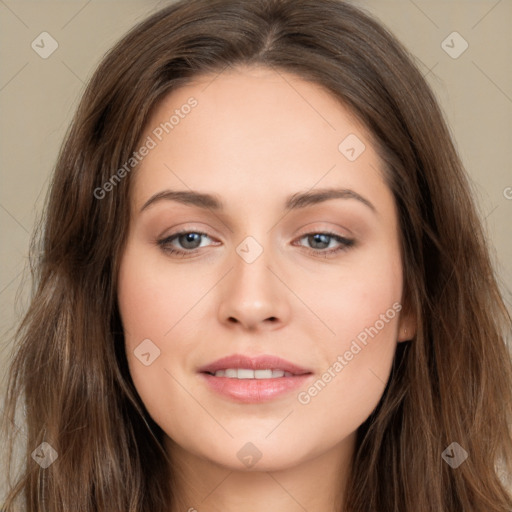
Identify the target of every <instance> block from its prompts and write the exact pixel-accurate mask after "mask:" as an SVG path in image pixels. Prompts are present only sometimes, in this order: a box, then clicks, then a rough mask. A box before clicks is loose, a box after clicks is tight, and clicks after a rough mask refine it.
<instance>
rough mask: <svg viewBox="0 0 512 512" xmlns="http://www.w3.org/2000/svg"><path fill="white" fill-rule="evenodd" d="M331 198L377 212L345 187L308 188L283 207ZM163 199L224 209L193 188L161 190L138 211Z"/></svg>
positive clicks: (214, 198) (215, 198)
mask: <svg viewBox="0 0 512 512" xmlns="http://www.w3.org/2000/svg"><path fill="white" fill-rule="evenodd" d="M331 199H355V200H356V201H359V202H360V203H362V204H364V205H366V206H367V207H368V208H369V209H370V210H372V211H373V212H374V213H377V209H376V208H375V206H374V205H373V204H372V203H371V202H370V201H369V200H368V199H366V198H364V197H363V196H361V195H360V194H358V193H357V192H354V191H353V190H350V189H345V188H323V189H315V190H308V191H306V192H297V193H296V194H293V195H291V196H289V197H288V198H287V199H286V201H285V209H287V210H298V209H301V208H306V207H307V206H312V205H315V204H319V203H323V202H325V201H329V200H331ZM163 200H166V201H176V202H178V203H182V204H186V205H192V206H197V207H198V208H204V209H208V210H213V211H223V210H224V209H225V208H224V204H223V203H222V201H221V199H220V198H219V197H218V196H217V195H214V194H206V193H201V192H196V191H193V190H163V191H162V192H158V193H156V194H154V195H153V196H151V197H150V198H149V199H148V200H147V201H146V202H145V203H144V205H143V206H142V208H141V209H140V212H143V211H144V210H146V209H147V208H149V207H150V206H151V205H153V204H155V203H157V202H159V201H163Z"/></svg>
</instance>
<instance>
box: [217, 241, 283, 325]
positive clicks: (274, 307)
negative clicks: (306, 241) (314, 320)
mask: <svg viewBox="0 0 512 512" xmlns="http://www.w3.org/2000/svg"><path fill="white" fill-rule="evenodd" d="M258 238H259V239H260V240H261V239H262V238H264V240H262V241H261V242H260V241H259V240H257V239H256V237H255V236H247V237H246V238H244V239H243V240H242V242H240V244H239V245H238V246H237V247H236V249H235V252H236V254H235V255H234V258H233V268H232V271H231V272H230V276H229V278H228V280H227V282H226V283H225V286H224V287H223V291H222V294H221V298H220V301H221V304H220V308H219V314H220V320H221V321H230V322H234V321H236V322H239V323H241V324H243V325H244V326H246V327H255V326H256V325H257V324H259V323H260V322H264V321H272V322H274V323H275V322H284V321H286V320H287V317H288V301H287V297H286V290H285V288H284V287H283V285H282V283H280V281H279V279H277V278H276V276H275V275H274V274H273V272H272V271H271V270H270V269H271V268H272V269H274V267H278V264H277V262H276V261H275V255H276V254H277V252H278V251H275V250H273V249H272V248H271V247H270V245H269V244H270V238H271V237H269V236H266V235H260V236H259V237H258ZM269 267H270V268H269Z"/></svg>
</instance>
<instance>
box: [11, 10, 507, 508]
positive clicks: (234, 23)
mask: <svg viewBox="0 0 512 512" xmlns="http://www.w3.org/2000/svg"><path fill="white" fill-rule="evenodd" d="M242 64H243V65H253V64H254V65H262V66H267V67H271V68H273V69H274V70H276V71H278V72H279V71H286V72H290V73H294V74H295V75H297V76H299V77H302V78H303V79H305V80H309V81H312V82H314V83H317V84H320V85H322V86H323V87H325V89H326V90H328V91H330V92H331V93H332V94H333V95H334V96H336V97H337V98H339V100H340V101H342V102H343V104H344V105H346V106H347V107H348V108H349V109H350V110H351V111H352V112H353V113H354V114H355V115H356V116H357V117H358V118H359V119H360V120H361V121H362V122H363V123H364V125H365V126H366V127H367V128H368V129H369V131H370V133H371V134H372V136H373V142H374V144H375V147H376V148H377V149H378V152H379V155H380V156H381V159H382V161H383V164H384V172H385V177H386V180H387V183H388V185H389V187H390V189H391V190H392V192H393V195H394V198H395V201H396V205H397V209H398V213H399V221H400V230H401V241H402V253H403V262H404V263H403V273H404V283H405V284H404V307H405V308H406V309H407V310H408V311H412V312H414V313H415V314H416V318H417V322H418V330H417V333H416V336H415V337H414V339H412V340H411V341H410V342H407V343H400V344H398V348H397V352H396V355H395V361H394V365H393V370H392V373H391V376H390V379H389V382H388V384H387V387H386V390H385V392H384V394H383V396H382V399H381V401H380V403H379V405H378V406H377V408H376V409H375V411H373V413H372V415H371V416H370V417H369V418H368V419H367V421H366V422H365V423H364V424H363V425H361V427H360V428H359V430H358V438H357V444H356V450H355V455H354V459H353V467H352V472H351V474H350V476H349V481H348V485H347V488H346V495H345V497H344V504H343V510H344V512H371V511H378V512H392V511H394V512H399V511H400V512H405V511H407V512H413V511H414V512H427V511H428V512H440V511H443V512H460V511H469V510H471V511H473V512H509V511H510V510H511V509H512V498H511V496H510V494H509V493H508V492H507V489H506V485H505V477H506V476H507V475H510V474H511V473H512V471H511V470H512V442H511V441H512V439H511V431H510V424H511V421H510V420H511V412H512V411H511V404H512V364H511V358H510V353H509V352H508V349H507V346H506V343H505V338H506V335H507V334H508V333H509V332H510V330H511V318H510V315H509V313H508V312H507V309H506V307H505V305H504V303H503V300H502V298H501V296H500V293H499V290H498V287H497V284H496V278H495V274H494V271H493V269H492V265H491V261H490V258H489V255H488V249H487V245H486V240H485V236H484V234H483V231H482V227H481V223H480V221H479V219H478V216H477V213H476V211H475V207H474V204H473V201H472V198H471V194H470V188H469V186H468V182H467V178H466V175H465V172H464V170H463V168H462V165H461V162H460V159H459V157H458V155H457V153H456V150H455V149H454V145H453V143H452V140H451V138H450V133H449V131H448V129H447V126H446V124H445V122H444V120H443V117H442V114H441V112H440V109H439V107H438V105H437V103H436V100H435V99H434V96H433V94H432V92H431V91H430V89H429V87H428V85H427V84H426V82H425V80H424V78H423V77H422V75H421V73H420V72H419V71H418V69H417V68H416V67H415V65H414V63H413V59H412V58H411V57H410V56H409V55H408V53H407V52H406V51H405V50H404V48H403V47H402V46H401V45H400V44H399V43H398V42H397V41H396V39H395V38H394V37H393V36H392V35H390V34H389V33H388V32H387V31H386V30H385V29H384V28H383V27H382V26H381V25H380V24H379V23H377V22H376V21H374V20H373V19H372V18H371V17H370V16H368V15H367V14H365V13H364V12H362V11H361V10H359V9H356V8H355V7H353V6H351V5H350V4H347V3H345V2H343V1H340V0H300V1H297V0H183V1H180V2H177V3H175V4H171V5H169V6H168V7H166V8H164V9H162V10H160V11H158V12H156V13H155V14H153V15H152V16H151V17H149V18H148V19H146V20H145V21H143V22H142V23H140V24H139V25H138V26H136V27H135V28H134V29H132V30H131V31H130V32H129V33H128V34H127V35H126V36H125V37H124V38H123V39H122V40H121V41H120V42H119V43H118V44H117V45H116V46H115V47H114V48H113V49H112V50H111V51H110V52H109V53H108V54H107V56H106V57H105V58H104V60H103V61H102V63H101V64H100V66H99V67H98V69H97V71H96V73H95V74H94V76H93V77H92V79H91V81H90V83H89V84H88V87H87V89H86V91H85V93H84V96H83V98H82V101H81V103H80V105H79V108H78V110H77V113H76V115H75V117H74V120H73V122H72V125H71V127H70V130H69V132H68V134H67V137H66V140H65V142H64V144H63V146H62V149H61V152H60V154H59V157H58V161H57V164H56V168H55V172H54V176H53V181H52V183H51V187H50V193H49V195H48V201H47V205H46V209H45V212H44V216H43V219H44V220H43V223H42V224H41V225H40V229H39V230H38V231H36V234H35V235H34V238H33V244H32V253H31V254H32V258H31V261H32V266H31V268H32V276H33V281H34V283H35V285H34V286H35V287H34V293H33V297H32V301H31V304H30V307H29V309H28V312H27V313H26V316H25V318H24V320H23V322H22V323H21V325H20V327H19V330H18V332H17V334H16V341H17V344H18V345H19V346H18V345H17V349H16V355H15V357H14V359H13V362H12V366H11V369H10V373H9V386H8V392H7V395H6V402H5V403H6V407H5V418H6V421H5V422H4V429H5V431H6V432H7V433H8V435H9V439H10V447H11V449H10V452H9V460H8V467H7V470H8V473H10V474H11V475H12V474H13V473H14V471H13V470H12V468H11V465H12V460H11V459H12V458H13V457H12V451H13V447H14V445H15V438H16V436H15V432H14V427H13V423H14V422H15V421H18V420H17V419H16V417H15V412H16V410H17V407H18V405H19V403H20V401H21V403H22V404H23V405H24V406H25V408H26V432H25V435H26V438H25V439H24V442H25V443H26V444H25V445H24V447H23V449H24V452H25V459H23V467H22V468H21V470H20V474H19V475H18V478H17V480H16V481H15V482H14V483H13V484H12V488H11V490H10V493H9V495H8V497H7V500H6V502H5V505H4V508H5V510H6V511H7V512H11V511H14V510H16V508H15V503H17V502H18V501H19V500H20V499H23V500H25V502H26V505H25V506H26V508H25V510H27V511H28V512H34V511H41V510H45V511H48V512H56V511H62V510H73V511H76V512H93V511H109V512H113V511H116V512H117V511H132V512H144V511H147V512H150V511H151V512H158V511H162V512H163V511H168V510H169V509H170V499H171V496H173V483H174V476H173V474H172V468H168V466H167V461H166V454H165V451H164V449H163V444H162V441H163V432H162V430H161V429H160V428H159V427H158V425H156V424H155V423H154V422H153V421H152V419H151V417H150V416H149V415H148V413H147V411H146V410H145V408H144V405H143V403H142V402H141V400H140V398H139V396H138V395H137V392H136V390H135V388H134V385H133V383H132V381H131V378H130V375H129V372H128V370H127V362H126V357H125V354H124V339H123V330H122V327H121V323H120V319H119V313H118V309H117V302H116V289H117V271H118V266H119V265H118V263H119V258H120V255H121V254H122V251H123V244H124V242H125V239H126V234H127V227H128V219H129V189H130V182H131V179H130V178H131V175H130V173H127V175H126V176H125V177H124V179H122V180H119V181H118V182H116V183H115V187H114V188H115V190H112V191H111V192H110V193H108V194H105V195H104V197H102V198H101V199H98V198H97V197H96V196H98V194H97V193H96V194H95V190H97V189H99V188H101V187H102V186H103V185H104V184H105V183H106V182H107V181H109V180H110V179H111V178H112V176H113V175H115V173H116V172H117V171H118V169H119V168H120V167H121V166H122V165H123V164H124V163H125V162H127V161H128V160H129V158H130V156H131V155H132V153H133V151H135V150H136V148H137V144H138V143H139V139H140V137H141V133H142V130H143V128H144V127H145V125H146V123H147V120H148V118H149V115H150V113H151V111H152V109H154V108H155V105H157V103H158V102H159V100H161V99H162V98H163V97H164V96H165V95H166V94H167V93H169V92H170V91H171V90H174V89H176V88H177V87H180V86H182V85H185V84H187V83H188V82H189V81H190V80H192V79H193V78H194V77H197V76H198V75H200V74H203V73H220V72H222V70H223V69H225V68H226V67H228V66H237V65H242ZM198 108H200V106H199V107H198ZM42 442H47V443H48V444H49V445H50V446H51V447H52V448H53V449H54V450H55V452H56V453H57V454H58V458H57V459H56V460H55V462H54V463H53V464H51V465H50V466H49V467H47V468H46V469H43V468H42V467H41V466H40V465H38V464H36V462H35V461H34V458H33V457H32V456H31V455H32V453H33V451H34V450H35V449H36V448H37V447H38V446H39V445H40V444H41V443H42ZM453 442H456V443H458V445H460V447H462V448H463V449H464V450H465V451H466V452H467V453H468V455H469V456H468V458H467V459H466V460H465V461H464V462H463V463H462V464H461V465H460V466H459V467H457V468H453V467H451V465H449V464H448V463H446V462H445V460H443V457H442V453H443V452H444V450H445V449H446V448H447V447H449V446H450V445H451V444H452V443H453ZM452 449H453V445H452ZM452 453H453V452H452Z"/></svg>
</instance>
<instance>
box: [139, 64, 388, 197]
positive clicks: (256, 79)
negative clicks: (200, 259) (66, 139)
mask: <svg viewBox="0 0 512 512" xmlns="http://www.w3.org/2000/svg"><path fill="white" fill-rule="evenodd" d="M190 105H194V106H193V107H190ZM148 137H150V138H151V139H152V140H153V141H154V142H155V146H154V148H153V149H151V151H150V152H149V154H148V155H147V156H145V157H144V159H143V160H142V162H141V163H140V165H139V168H138V170H137V173H136V176H135V190H136V202H137V204H138V205H139V206H140V205H141V204H142V203H141V202H142V201H143V200H144V198H146V199H147V197H148V195H149V194H151V193H155V192H157V191H158V190H157V189H158V188H160V189H163V188H179V189H181V190H182V189H186V188H190V189H194V190H203V191H208V190H216V191H219V188H221V192H225V193H226V194H227V195H229V193H231V194H232V195H233V197H235V196H238V197H240V196H241V195H242V196H245V197H249V196H252V197H253V199H254V197H256V196H257V197H260V198H262V199H269V198H270V197H272V196H273V195H274V194H273V193H274V192H279V191H281V190H284V189H288V190H289V191H290V192H293V190H291V189H292V188H294V189H296V190H304V189H310V188H312V187H314V186H315V185H316V184H318V185H321V186H322V187H329V186H340V185H343V186H344V187H348V188H357V187H362V188H363V189H366V192H372V189H375V190H373V193H378V188H379V187H382V186H383V185H384V183H383V180H382V173H381V172H380V170H379V167H380V165H381V162H380V161H379V158H378V156H377V154H376V153H375V151H374V148H373V147H372V144H371V142H370V137H369V133H368V131H367V130H366V129H365V127H364V126H363V125H362V124H361V123H360V122H359V121H358V120H357V118H356V117H355V116H354V115H353V113H352V112H351V111H350V110H349V109H348V108H346V107H345V106H344V105H343V104H342V103H341V101H340V100H339V99H338V98H336V97H335V96H334V95H333V94H331V93H329V92H328V91H327V90H325V89H324V88H323V87H322V86H320V85H319V84H316V83H311V82H307V81H305V80H303V79H302V78H300V77H298V76H296V75H293V74H290V73H287V72H284V71H282V70H279V71H277V70H274V69H269V68H264V67H241V68H237V69H233V68H228V69H226V70H224V71H222V72H220V73H217V74H208V75H202V76H199V77H197V78H195V79H194V80H193V81H192V82H191V83H190V84H189V85H186V86H183V87H181V88H179V89H177V90H174V91H172V92H171V93H169V94H168V95H167V96H166V97H165V98H164V99H163V100H162V101H161V102H160V103H159V104H158V105H157V106H156V108H155V109H154V111H153V113H152V115H151V117H150V120H149V122H148V123H147V125H146V128H145V130H144V134H143V137H142V140H147V138H148ZM345 141H348V142H347V143H345ZM347 149H348V150H354V151H356V153H360V155H359V156H358V155H357V154H356V156H357V159H355V160H353V159H351V158H348V157H350V156H352V157H353V156H354V151H352V155H351V154H350V153H348V154H347V153H346V151H347ZM365 182H366V183H365ZM287 195H288V194H287Z"/></svg>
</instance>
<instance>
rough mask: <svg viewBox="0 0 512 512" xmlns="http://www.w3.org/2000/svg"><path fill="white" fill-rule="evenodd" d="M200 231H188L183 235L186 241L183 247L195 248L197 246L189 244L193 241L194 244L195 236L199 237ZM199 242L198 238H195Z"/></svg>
mask: <svg viewBox="0 0 512 512" xmlns="http://www.w3.org/2000/svg"><path fill="white" fill-rule="evenodd" d="M199 236H200V235H199V233H186V234H185V235H182V237H183V238H184V239H185V243H184V244H182V245H183V247H185V248H187V249H195V248H196V247H194V246H193V247H189V246H188V245H187V244H189V243H191V244H192V245H194V238H199ZM195 241H196V242H197V240H195Z"/></svg>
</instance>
